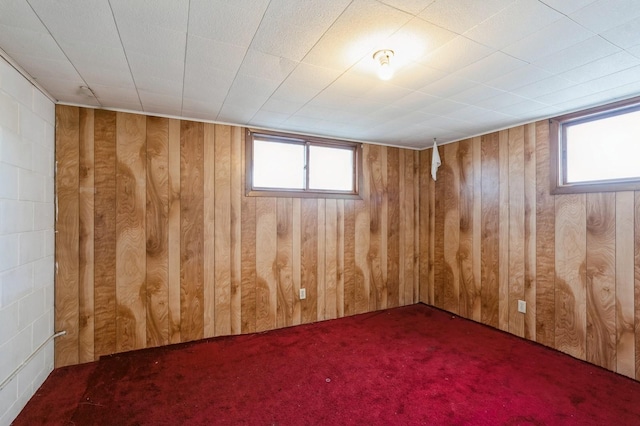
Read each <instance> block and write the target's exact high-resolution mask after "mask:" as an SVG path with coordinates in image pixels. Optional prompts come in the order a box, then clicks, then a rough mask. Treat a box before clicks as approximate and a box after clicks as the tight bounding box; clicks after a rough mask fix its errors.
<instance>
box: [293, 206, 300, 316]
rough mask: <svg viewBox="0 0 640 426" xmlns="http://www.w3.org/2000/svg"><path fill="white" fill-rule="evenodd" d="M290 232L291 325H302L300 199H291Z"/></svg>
mask: <svg viewBox="0 0 640 426" xmlns="http://www.w3.org/2000/svg"><path fill="white" fill-rule="evenodd" d="M292 204H293V206H292V210H293V212H292V230H291V272H292V277H291V279H292V283H293V320H292V321H293V325H299V324H301V323H302V305H301V303H300V288H301V287H302V272H301V268H302V248H301V243H302V241H301V238H302V223H301V220H302V206H301V202H300V198H294V199H293V203H292Z"/></svg>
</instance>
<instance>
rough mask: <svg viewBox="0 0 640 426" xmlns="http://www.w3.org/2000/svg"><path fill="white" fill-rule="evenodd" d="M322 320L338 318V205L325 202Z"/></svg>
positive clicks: (332, 201)
mask: <svg viewBox="0 0 640 426" xmlns="http://www.w3.org/2000/svg"><path fill="white" fill-rule="evenodd" d="M324 248H325V258H324V265H325V266H324V277H325V278H324V283H325V291H324V319H334V318H337V317H338V310H337V302H338V280H337V279H338V205H337V203H336V200H335V199H327V200H326V202H325V243H324Z"/></svg>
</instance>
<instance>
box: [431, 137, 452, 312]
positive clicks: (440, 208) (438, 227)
mask: <svg viewBox="0 0 640 426" xmlns="http://www.w3.org/2000/svg"><path fill="white" fill-rule="evenodd" d="M439 153H440V161H441V162H442V164H441V166H440V168H439V169H438V174H437V179H438V180H437V181H435V182H434V184H433V187H434V192H435V194H434V209H433V223H434V225H433V287H434V289H433V295H434V297H433V304H434V306H435V307H437V308H440V309H444V307H445V304H444V300H445V276H446V275H445V261H444V241H445V238H444V236H445V229H444V224H445V213H446V205H447V204H446V202H445V200H446V198H447V196H448V194H447V189H448V188H447V186H448V185H449V184H448V183H447V180H450V179H451V176H450V175H451V168H450V167H449V166H448V164H447V161H448V160H447V153H446V152H445V150H444V149H442V147H441V148H440V149H439Z"/></svg>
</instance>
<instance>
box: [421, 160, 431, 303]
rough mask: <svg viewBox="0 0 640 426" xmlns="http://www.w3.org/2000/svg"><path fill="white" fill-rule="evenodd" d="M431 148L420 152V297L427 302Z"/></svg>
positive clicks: (429, 300) (429, 286)
mask: <svg viewBox="0 0 640 426" xmlns="http://www.w3.org/2000/svg"><path fill="white" fill-rule="evenodd" d="M430 170H431V150H427V149H425V150H423V151H420V153H419V178H418V179H419V185H420V202H419V206H420V210H419V215H418V217H419V221H420V223H419V232H420V244H419V250H418V252H419V256H418V259H419V268H420V275H419V277H420V299H419V301H420V302H422V303H425V304H431V303H433V302H432V300H431V298H430V297H429V295H430V291H429V290H430V289H431V287H432V285H431V283H430V280H429V259H430V257H429V255H430V247H431V244H430V226H429V221H430V218H431V210H430V209H429V198H430V194H429V181H430V180H431V175H430Z"/></svg>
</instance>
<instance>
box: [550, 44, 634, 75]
mask: <svg viewBox="0 0 640 426" xmlns="http://www.w3.org/2000/svg"><path fill="white" fill-rule="evenodd" d="M639 64H640V59H638V58H636V57H635V56H633V55H630V54H629V53H627V52H624V51H623V52H618V53H614V54H613V55H610V56H606V57H604V58H600V59H598V60H595V61H593V62H590V63H588V64H586V65H583V66H581V67H578V68H574V69H572V70H570V71H567V72H565V73H562V74H560V76H562V77H564V78H566V79H567V80H571V81H575V82H577V83H584V82H586V81H590V80H594V79H596V78H600V77H604V76H606V75H610V74H615V73H617V72H619V71H622V70H625V69H627V68H631V67H634V66H636V65H639Z"/></svg>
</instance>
